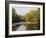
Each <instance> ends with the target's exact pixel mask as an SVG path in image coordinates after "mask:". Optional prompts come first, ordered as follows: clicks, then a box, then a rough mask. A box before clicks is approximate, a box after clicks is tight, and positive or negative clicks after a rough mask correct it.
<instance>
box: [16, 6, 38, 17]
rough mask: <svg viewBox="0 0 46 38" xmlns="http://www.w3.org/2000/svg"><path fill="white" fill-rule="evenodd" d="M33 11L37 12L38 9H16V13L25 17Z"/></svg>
mask: <svg viewBox="0 0 46 38" xmlns="http://www.w3.org/2000/svg"><path fill="white" fill-rule="evenodd" d="M31 10H37V8H31V7H15V11H16V13H17V14H18V15H21V16H23V15H25V14H27V13H28V12H29V11H31Z"/></svg>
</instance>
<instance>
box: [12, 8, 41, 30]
mask: <svg viewBox="0 0 46 38" xmlns="http://www.w3.org/2000/svg"><path fill="white" fill-rule="evenodd" d="M17 22H30V24H28V23H26V24H24V26H26V30H40V8H38V10H31V11H29V12H28V13H27V14H26V15H24V16H21V15H18V14H17V13H16V11H15V9H14V8H12V24H14V23H17ZM19 26H21V25H16V26H12V30H13V31H14V30H16V29H17V28H18V27H19Z"/></svg>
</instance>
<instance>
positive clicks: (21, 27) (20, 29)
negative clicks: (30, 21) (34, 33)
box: [16, 25, 26, 31]
mask: <svg viewBox="0 0 46 38" xmlns="http://www.w3.org/2000/svg"><path fill="white" fill-rule="evenodd" d="M25 30H26V27H25V26H24V25H21V26H19V27H18V28H17V30H16V31H25Z"/></svg>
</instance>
